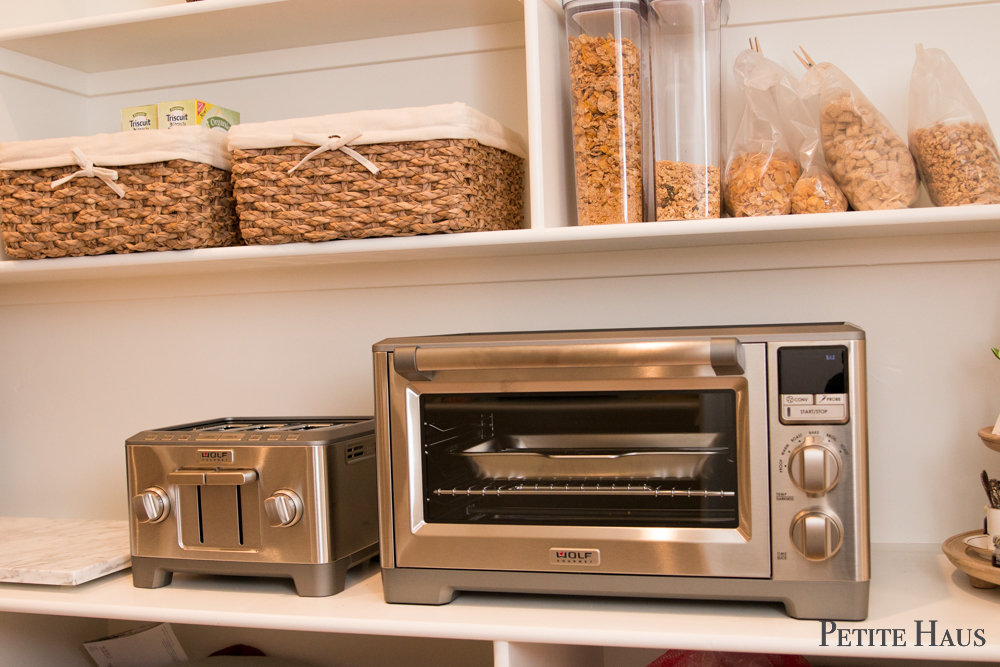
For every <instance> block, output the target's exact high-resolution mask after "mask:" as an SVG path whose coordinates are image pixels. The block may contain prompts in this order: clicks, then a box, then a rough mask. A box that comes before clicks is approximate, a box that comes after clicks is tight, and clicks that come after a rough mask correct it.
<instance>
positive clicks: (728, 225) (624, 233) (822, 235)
mask: <svg viewBox="0 0 1000 667" xmlns="http://www.w3.org/2000/svg"><path fill="white" fill-rule="evenodd" d="M996 231H1000V204H997V205H990V206H960V207H953V208H911V209H903V210H896V211H868V212H856V211H852V212H847V213H821V214H815V215H786V216H777V217H758V218H721V219H716V220H688V221H674V222H647V223H643V224H637V225H606V226H592V227H551V228H537V229H519V230H512V231H499V232H476V233H466V234H436V235H430V236H412V237H386V238H371V239H350V240H341V241H330V242H326V243H293V244H287V245H278V246H239V247H231V248H206V249H202V250H182V251H173V252H146V253H135V254H125V255H101V256H97V257H65V258H59V259H43V260H19V261H15V260H6V261H0V285H5V284H8V285H9V284H15V283H36V282H48V281H62V280H77V279H95V278H100V279H103V278H134V277H142V276H156V275H177V274H196V273H209V272H212V273H216V272H220V271H222V272H231V271H244V270H256V269H266V268H269V267H287V266H292V265H294V266H297V267H304V266H321V265H330V264H345V263H350V264H358V263H379V262H395V261H411V260H449V259H468V258H481V257H510V256H517V255H562V254H571V253H584V252H587V253H592V252H609V251H629V250H649V249H659V248H688V247H696V246H739V245H745V244H760V243H780V242H788V241H818V240H831V239H859V238H873V237H900V236H918V235H929V234H963V233H973V232H996ZM703 268H709V267H703Z"/></svg>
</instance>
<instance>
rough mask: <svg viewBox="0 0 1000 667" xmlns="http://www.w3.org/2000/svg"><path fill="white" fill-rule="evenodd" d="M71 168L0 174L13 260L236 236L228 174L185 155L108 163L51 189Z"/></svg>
mask: <svg viewBox="0 0 1000 667" xmlns="http://www.w3.org/2000/svg"><path fill="white" fill-rule="evenodd" d="M78 169H79V167H78V166H76V165H73V166H68V167H57V168H51V169H30V170H23V171H0V232H2V234H3V240H4V244H5V246H6V250H7V254H9V255H10V256H11V257H14V258H17V259H41V258H43V257H67V256H80V255H103V254H105V253H127V252H143V251H148V250H185V249H189V248H208V247H215V246H227V245H233V244H235V243H237V241H238V234H237V222H236V214H235V210H234V202H233V194H232V183H231V180H230V175H229V172H228V171H226V170H224V169H218V168H216V167H213V166H212V165H209V164H205V163H201V162H192V161H190V160H170V161H166V162H153V163H150V164H139V165H133V166H127V167H115V168H114V169H115V171H117V172H118V181H117V183H118V184H119V185H121V186H122V188H123V189H124V190H125V195H124V197H121V198H120V197H119V196H118V195H117V194H116V193H115V192H113V191H112V190H111V188H110V187H108V186H107V185H106V184H105V183H104V182H103V181H101V180H100V179H99V178H88V177H85V176H80V177H77V178H74V179H73V180H71V181H69V182H67V183H65V184H63V185H60V186H57V187H55V188H52V187H51V186H50V185H49V184H50V183H51V182H52V181H54V180H57V179H59V178H62V177H63V176H67V175H69V174H72V173H73V172H75V171H77V170H78Z"/></svg>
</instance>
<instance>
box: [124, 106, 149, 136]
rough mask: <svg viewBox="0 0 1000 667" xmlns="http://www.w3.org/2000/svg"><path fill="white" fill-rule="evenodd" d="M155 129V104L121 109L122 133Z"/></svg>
mask: <svg viewBox="0 0 1000 667" xmlns="http://www.w3.org/2000/svg"><path fill="white" fill-rule="evenodd" d="M156 127H157V121H156V105H155V104H147V105H145V106H141V107H129V108H128V109H122V132H135V131H137V130H155V129H156Z"/></svg>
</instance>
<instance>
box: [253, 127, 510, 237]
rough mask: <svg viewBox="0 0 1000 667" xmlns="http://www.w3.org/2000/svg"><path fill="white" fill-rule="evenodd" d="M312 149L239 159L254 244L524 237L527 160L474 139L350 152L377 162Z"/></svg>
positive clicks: (361, 148) (265, 151)
mask: <svg viewBox="0 0 1000 667" xmlns="http://www.w3.org/2000/svg"><path fill="white" fill-rule="evenodd" d="M314 148H315V146H287V147H280V148H266V149H246V150H241V149H234V150H233V183H234V186H235V195H236V210H237V213H238V214H239V217H240V230H241V232H242V234H243V238H244V240H245V241H246V243H248V244H276V243H292V242H297V241H331V240H333V239H343V238H365V237H369V236H412V235H415V234H435V233H442V232H444V233H451V232H470V231H485V230H499V229H517V228H519V227H520V226H521V223H522V220H523V217H524V213H523V201H522V194H523V188H524V185H523V160H522V159H521V158H520V157H517V156H516V155H512V154H511V153H508V152H506V151H503V150H501V149H499V148H493V147H491V146H485V145H482V144H480V143H479V142H478V141H476V140H475V139H436V140H431V141H406V142H400V143H391V144H390V143H381V144H368V145H352V146H351V148H353V149H354V150H355V151H357V152H358V153H360V154H361V155H363V156H364V157H366V158H368V159H369V160H371V161H372V162H374V163H375V164H376V165H377V166H378V167H379V173H378V174H377V175H372V174H371V173H369V171H368V170H367V169H366V168H365V167H364V166H363V165H361V164H360V163H359V162H358V161H357V160H355V159H354V158H353V157H350V156H348V155H345V154H344V153H342V152H341V151H328V152H326V153H322V154H320V155H318V156H316V157H313V158H311V159H310V160H309V161H308V162H306V163H305V164H304V165H302V166H301V167H299V168H298V170H297V171H295V172H293V173H292V174H290V175H289V174H288V170H289V169H291V168H292V167H294V166H295V165H296V164H297V163H298V162H299V160H301V159H302V158H303V157H305V156H306V155H308V154H309V153H310V152H312V151H313V149H314Z"/></svg>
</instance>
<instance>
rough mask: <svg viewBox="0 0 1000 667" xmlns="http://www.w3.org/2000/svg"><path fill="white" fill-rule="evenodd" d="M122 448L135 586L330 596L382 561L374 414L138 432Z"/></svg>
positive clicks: (223, 421)
mask: <svg viewBox="0 0 1000 667" xmlns="http://www.w3.org/2000/svg"><path fill="white" fill-rule="evenodd" d="M125 451H126V460H127V465H128V491H129V498H130V499H131V508H130V509H131V520H130V522H129V527H130V533H131V539H132V582H133V584H134V585H135V586H136V587H138V588H159V587H160V586H166V585H167V584H169V583H170V580H171V578H172V576H173V573H174V572H194V573H202V574H232V575H242V576H248V575H255V576H267V577H290V578H291V579H292V580H293V581H294V582H295V588H296V590H297V591H298V593H299V595H303V596H323V595H332V594H334V593H339V592H340V591H342V590H344V579H345V577H346V574H347V570H348V568H350V567H352V566H354V565H357V564H359V563H361V562H364V561H366V560H368V559H370V558H371V557H372V556H374V555H375V554H377V553H378V519H377V513H376V501H375V498H376V490H375V486H376V478H375V432H374V426H373V423H372V419H371V417H308V418H301V417H295V418H284V417H276V418H266V419H262V418H242V419H233V418H228V419H216V420H212V421H205V422H197V423H193V424H184V425H181V426H170V427H168V428H161V429H155V430H150V431H142V432H141V433H138V434H137V435H134V436H132V437H131V438H129V439H128V440H127V441H126V443H125Z"/></svg>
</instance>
